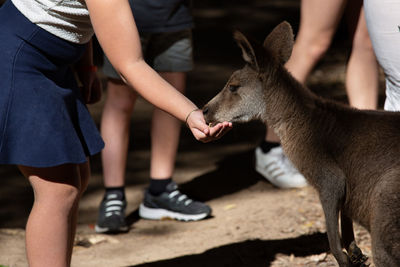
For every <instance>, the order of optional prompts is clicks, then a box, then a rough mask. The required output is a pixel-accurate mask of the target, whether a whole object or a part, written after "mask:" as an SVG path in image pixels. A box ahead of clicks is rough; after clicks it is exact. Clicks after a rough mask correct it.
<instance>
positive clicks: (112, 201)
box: [104, 194, 124, 217]
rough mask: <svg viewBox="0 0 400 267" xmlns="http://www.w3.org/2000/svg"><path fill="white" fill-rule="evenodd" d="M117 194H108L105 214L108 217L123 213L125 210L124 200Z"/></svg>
mask: <svg viewBox="0 0 400 267" xmlns="http://www.w3.org/2000/svg"><path fill="white" fill-rule="evenodd" d="M116 197H117V195H115V194H110V195H108V196H107V200H106V202H105V205H104V206H105V215H106V217H110V216H112V215H114V214H116V215H121V214H122V213H123V210H124V202H123V201H122V200H119V199H117V198H116Z"/></svg>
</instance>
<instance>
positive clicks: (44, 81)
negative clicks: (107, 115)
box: [0, 0, 104, 167]
mask: <svg viewBox="0 0 400 267" xmlns="http://www.w3.org/2000/svg"><path fill="white" fill-rule="evenodd" d="M0 21H1V23H0V40H1V41H0V95H1V97H0V164H18V165H25V166H33V167H50V166H56V165H60V164H65V163H83V162H86V160H87V157H88V156H90V155H93V154H96V153H98V152H100V150H101V149H102V148H103V146H104V143H103V140H102V138H101V137H100V134H99V132H98V130H97V127H96V125H95V123H94V121H93V119H92V117H91V116H90V113H89V111H88V109H87V107H86V105H85V104H84V102H83V99H82V97H81V94H80V90H79V88H78V86H77V83H76V80H75V78H74V75H73V72H72V69H71V64H73V63H75V62H76V61H77V60H78V59H79V58H80V57H81V55H82V54H83V52H84V45H80V44H73V43H70V42H68V41H65V40H62V39H60V38H58V37H56V36H54V35H52V34H50V33H48V32H47V31H45V30H43V29H42V28H40V27H38V26H36V25H35V24H33V23H31V22H30V21H29V20H28V19H27V18H26V17H25V16H24V15H22V14H21V13H20V12H19V11H18V10H17V9H16V8H15V6H14V5H13V4H12V3H11V1H10V0H8V1H7V2H6V3H5V4H4V5H3V6H2V7H1V8H0Z"/></svg>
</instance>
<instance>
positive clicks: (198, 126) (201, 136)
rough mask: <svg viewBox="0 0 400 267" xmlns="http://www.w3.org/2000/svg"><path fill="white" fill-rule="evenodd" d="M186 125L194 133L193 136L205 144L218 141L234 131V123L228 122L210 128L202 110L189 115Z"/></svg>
mask: <svg viewBox="0 0 400 267" xmlns="http://www.w3.org/2000/svg"><path fill="white" fill-rule="evenodd" d="M186 124H187V126H188V127H189V129H190V130H191V131H192V134H193V136H194V137H195V138H196V139H197V140H199V141H201V142H203V143H207V142H210V141H213V140H217V139H219V138H221V137H222V136H223V135H224V134H226V133H227V132H228V131H229V130H230V129H232V123H231V122H226V121H225V122H221V123H218V124H216V125H214V126H212V127H209V126H208V125H207V124H206V122H205V120H204V117H203V112H202V111H201V110H200V109H197V110H194V111H192V112H190V113H189V115H188V117H187V118H186Z"/></svg>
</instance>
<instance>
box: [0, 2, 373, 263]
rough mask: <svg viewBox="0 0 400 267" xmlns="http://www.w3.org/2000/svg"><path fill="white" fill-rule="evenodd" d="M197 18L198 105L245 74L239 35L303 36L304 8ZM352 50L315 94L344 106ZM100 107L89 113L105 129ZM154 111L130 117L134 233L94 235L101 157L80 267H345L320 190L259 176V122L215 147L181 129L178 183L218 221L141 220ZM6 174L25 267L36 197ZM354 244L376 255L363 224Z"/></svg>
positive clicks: (192, 80) (227, 7)
mask: <svg viewBox="0 0 400 267" xmlns="http://www.w3.org/2000/svg"><path fill="white" fill-rule="evenodd" d="M194 11H195V19H196V28H195V30H194V35H193V38H194V46H195V63H196V67H195V70H194V71H193V72H191V73H189V76H188V89H187V90H188V92H187V95H188V96H189V97H190V98H191V99H192V100H193V101H194V102H195V103H197V104H198V105H199V106H201V105H202V104H204V103H206V102H207V101H208V100H209V99H210V98H211V97H212V96H213V95H215V94H216V93H217V92H218V91H219V90H220V89H221V88H222V87H223V85H224V83H225V81H226V80H227V78H228V77H229V75H230V74H231V72H232V71H233V70H235V69H236V68H238V67H240V66H241V65H242V61H241V57H240V51H239V49H238V48H237V47H236V45H235V44H234V42H233V40H232V38H231V36H232V31H233V30H234V29H239V30H241V31H243V32H245V33H247V34H250V35H252V36H254V37H255V38H257V39H259V40H260V41H262V40H263V38H264V37H265V36H266V34H267V33H269V31H270V30H271V29H272V28H273V27H274V26H276V25H277V24H278V23H279V22H281V21H282V20H287V21H289V22H290V23H291V24H292V25H293V28H294V30H295V32H296V31H297V27H298V21H299V1H296V0H258V1H257V0H241V1H227V0H224V1H211V0H209V1H195V10H194ZM348 51H349V46H348V44H347V42H346V35H345V30H344V27H342V26H341V28H340V30H339V32H338V34H337V36H336V37H335V40H334V43H333V45H332V48H331V50H330V51H329V52H328V54H327V56H326V57H325V58H324V60H322V61H321V62H320V63H319V64H318V66H317V68H316V70H315V71H314V72H313V74H312V76H311V77H310V80H309V86H310V88H312V89H313V90H314V91H315V92H316V93H318V94H321V95H323V96H326V97H332V98H335V99H337V100H339V101H345V99H346V98H345V92H344V87H343V82H344V76H345V61H346V59H347V55H348ZM103 100H104V97H103ZM102 104H103V103H102V102H101V103H98V104H96V105H94V106H91V107H90V111H91V112H92V114H93V117H94V119H95V121H96V122H97V123H99V118H100V115H101V109H102ZM151 110H152V108H151V106H150V105H149V104H148V103H147V102H145V101H143V100H139V102H138V103H137V105H136V108H135V112H134V115H133V117H132V127H131V128H132V129H131V130H132V140H131V143H130V147H129V155H128V166H127V172H126V175H127V176H126V179H127V199H128V207H127V220H128V222H129V225H130V231H129V232H128V233H126V234H119V235H100V234H96V233H95V232H94V230H93V228H94V224H95V222H96V217H97V208H98V205H99V203H100V200H101V198H102V194H103V187H102V171H101V164H100V157H99V156H98V155H97V156H95V157H93V158H92V179H91V181H90V185H89V188H88V190H87V192H86V193H85V195H84V196H83V199H82V201H81V205H80V219H79V223H78V232H77V237H76V245H75V248H74V254H73V259H72V266H74V267H86V266H87V267H92V266H96V267H102V266H105V267H106V266H107V267H109V266H112V267H113V266H115V267H119V266H146V267H156V266H163V267H165V266H191V267H195V266H216V267H217V266H218V267H220V266H226V267H239V266H252V267H258V266H271V267H278V266H285V267H286V266H318V267H325V266H337V264H336V262H335V260H334V258H333V257H332V255H331V254H330V253H329V248H328V242H327V237H326V233H325V222H324V217H323V214H322V209H321V206H320V204H319V200H318V196H317V194H316V192H315V190H314V189H313V188H311V187H306V188H302V189H293V190H282V189H278V188H275V187H273V186H272V185H271V184H270V183H268V182H267V181H266V180H265V179H263V178H262V177H261V176H260V175H259V174H257V173H256V172H255V171H254V167H253V160H254V158H253V152H254V148H255V146H256V145H257V144H258V142H259V141H260V140H261V139H262V138H263V136H264V127H263V126H262V125H260V124H259V123H250V124H247V125H238V126H235V128H234V129H233V130H232V131H231V132H230V133H228V134H227V135H226V136H225V137H224V138H223V139H221V140H219V141H217V142H214V143H209V144H202V143H199V142H197V141H196V140H195V139H194V138H193V137H191V135H190V133H189V131H188V130H187V129H185V128H184V127H183V128H182V138H181V143H180V147H179V153H178V158H177V163H176V173H175V175H174V179H175V181H176V182H177V183H178V184H179V185H180V187H181V190H182V191H183V192H185V193H187V194H188V195H189V196H191V197H192V198H195V199H198V200H202V201H205V202H206V203H208V204H209V205H210V206H211V207H212V209H213V213H212V216H211V217H210V218H208V219H206V220H203V221H199V222H188V223H185V222H177V221H171V220H166V221H149V220H143V219H140V218H139V217H138V206H139V204H140V202H141V199H142V196H143V190H144V189H145V188H146V186H147V183H148V169H149V154H150V151H149V148H150V146H149V126H150V117H151ZM0 175H1V177H2V186H1V187H0V196H1V197H0V206H1V207H2V208H1V209H0V266H3V265H4V266H9V267H11V266H27V263H26V258H25V250H24V234H25V232H24V225H25V223H26V220H27V217H28V215H29V210H30V208H31V205H32V200H33V194H32V190H31V187H30V186H29V184H28V183H27V181H26V180H25V179H24V178H23V177H22V176H21V175H20V174H19V173H18V171H17V170H16V169H15V168H14V167H11V166H1V167H0ZM356 236H357V240H358V243H359V245H360V247H361V249H362V250H363V251H364V253H365V254H367V255H368V256H371V249H370V237H369V234H368V233H367V232H366V231H365V229H363V228H362V227H360V226H358V225H356ZM371 266H372V265H371Z"/></svg>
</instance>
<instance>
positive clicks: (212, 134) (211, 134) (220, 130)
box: [193, 122, 232, 143]
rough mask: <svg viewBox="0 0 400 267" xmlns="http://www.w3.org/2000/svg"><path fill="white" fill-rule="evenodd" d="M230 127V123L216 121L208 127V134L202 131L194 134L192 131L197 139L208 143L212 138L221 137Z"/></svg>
mask: <svg viewBox="0 0 400 267" xmlns="http://www.w3.org/2000/svg"><path fill="white" fill-rule="evenodd" d="M231 129H232V123H230V122H222V123H218V124H217V125H215V126H213V127H211V128H209V131H208V134H206V133H205V132H204V131H201V134H200V133H199V134H198V135H197V136H196V135H195V133H194V132H193V134H194V135H195V137H196V139H197V140H199V141H201V142H203V143H208V142H210V141H214V140H217V139H219V138H221V137H222V136H224V135H225V134H226V133H227V132H228V131H230V130H231ZM199 132H200V131H199Z"/></svg>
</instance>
